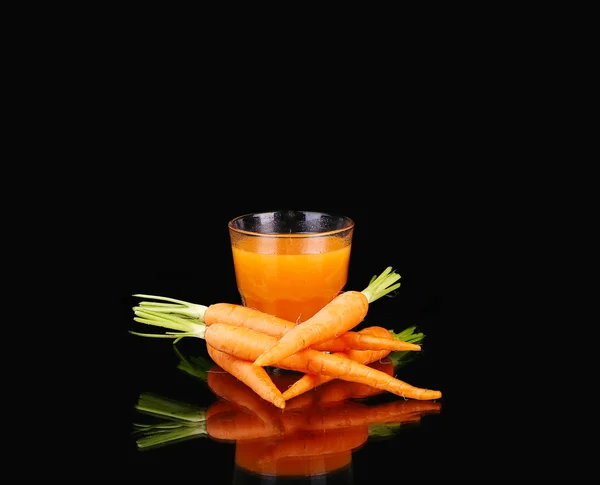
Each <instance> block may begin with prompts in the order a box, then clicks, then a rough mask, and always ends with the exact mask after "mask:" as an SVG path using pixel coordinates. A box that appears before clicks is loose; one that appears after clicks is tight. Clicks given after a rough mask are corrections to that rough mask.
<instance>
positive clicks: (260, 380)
mask: <svg viewBox="0 0 600 485" xmlns="http://www.w3.org/2000/svg"><path fill="white" fill-rule="evenodd" d="M399 278H400V275H398V274H397V273H395V272H394V271H393V270H392V268H390V267H388V268H386V270H385V271H384V272H383V273H382V274H381V275H379V276H376V277H373V278H372V279H371V281H370V283H369V285H368V286H367V287H366V288H365V289H364V290H362V291H360V292H358V291H346V292H343V293H341V294H339V295H338V296H337V297H336V298H334V299H333V300H332V301H331V302H330V303H328V304H327V305H325V306H324V307H323V308H322V309H321V310H320V311H319V312H317V313H316V314H315V315H313V316H312V317H311V318H309V319H308V320H306V321H304V322H303V323H301V324H298V325H296V324H295V323H292V322H288V321H286V320H282V319H280V318H277V317H275V316H273V315H268V314H265V313H262V312H259V311H257V310H254V309H251V308H248V307H244V306H241V305H234V304H228V303H217V304H213V305H211V306H208V307H206V306H203V305H195V304H191V303H188V302H184V301H182V300H175V299H172V298H165V297H156V296H152V295H141V294H138V295H135V296H138V297H142V298H144V297H145V298H153V299H155V300H162V302H149V301H142V302H141V303H140V304H139V305H138V306H136V307H134V312H135V315H136V317H135V318H134V320H135V321H137V322H140V323H145V324H149V325H156V326H161V327H165V328H169V329H171V330H174V331H173V332H167V333H166V334H165V335H157V334H142V333H138V332H132V333H134V334H136V335H142V336H152V337H155V336H160V337H168V338H174V339H176V340H175V341H176V342H177V341H178V340H179V339H180V338H182V337H199V338H204V339H205V340H206V346H207V351H208V354H209V355H210V357H211V359H212V360H213V361H214V362H215V363H216V364H217V365H219V366H220V367H221V368H223V369H224V370H226V371H227V372H229V373H230V374H232V375H233V376H234V377H236V378H237V379H239V380H240V381H241V382H243V383H244V384H246V385H247V386H248V387H250V388H251V389H252V390H254V392H256V393H257V394H258V395H259V396H260V397H261V398H263V399H264V400H266V401H268V402H270V403H272V404H273V405H275V406H276V407H278V408H281V409H283V408H285V406H286V401H288V400H290V399H292V398H293V397H296V396H298V395H300V394H303V393H305V392H306V391H308V390H309V389H312V388H314V387H317V386H320V385H322V384H324V383H326V382H328V381H330V380H332V379H341V380H345V381H350V382H354V383H359V384H364V385H368V386H371V387H374V388H377V389H381V390H383V391H388V392H391V393H393V394H396V395H399V396H402V397H404V398H409V399H417V400H435V399H438V398H440V397H441V396H442V394H441V392H440V391H438V390H430V389H423V388H419V387H415V386H412V385H410V384H408V383H406V382H404V381H401V380H400V379H397V378H395V377H394V376H391V375H389V374H386V373H385V372H382V371H379V370H377V369H373V368H369V367H367V365H366V364H368V363H371V362H375V361H376V360H379V359H382V358H384V357H386V356H387V355H388V354H389V353H390V352H392V351H399V350H401V351H418V350H420V349H421V347H420V346H419V345H417V344H413V343H410V342H406V341H403V340H402V339H399V338H398V336H397V335H395V334H394V332H392V331H390V330H387V329H384V328H382V327H377V326H370V327H366V328H364V329H362V330H361V331H359V332H354V331H353V330H352V329H353V328H355V327H356V326H357V325H358V324H359V323H361V322H362V321H363V319H364V318H365V316H366V314H367V311H368V307H369V304H370V303H372V302H373V301H375V300H377V299H379V298H381V297H382V296H384V295H386V294H388V293H390V292H391V291H393V290H395V289H396V288H398V287H399V283H396V282H397V281H398V279H399ZM265 367H278V368H282V369H288V370H293V371H299V372H302V373H305V376H304V377H303V378H302V379H300V380H298V382H296V383H294V385H293V386H292V387H290V388H289V389H287V390H285V391H284V392H283V393H282V392H281V391H280V390H279V389H278V388H277V386H275V384H274V383H273V381H272V379H271V377H270V375H269V374H268V373H267V371H266V370H265Z"/></svg>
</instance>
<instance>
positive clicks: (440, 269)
mask: <svg viewBox="0 0 600 485" xmlns="http://www.w3.org/2000/svg"><path fill="white" fill-rule="evenodd" d="M274 208H281V209H285V208H290V207H273V206H257V205H247V206H244V205H238V206H237V207H233V208H231V209H228V210H225V209H222V210H219V211H215V210H213V211H210V210H208V209H205V210H199V211H198V213H197V217H196V218H195V220H194V221H186V223H193V225H194V229H193V230H191V229H189V228H188V229H186V227H185V225H182V226H180V229H178V230H177V231H175V232H176V233H177V234H178V235H177V237H173V235H174V233H173V232H172V231H171V232H170V233H169V234H167V233H165V232H161V229H160V224H158V225H156V227H155V228H154V229H153V230H150V228H149V229H148V231H146V233H145V234H146V235H145V236H144V237H138V238H137V240H136V242H135V243H130V244H127V246H126V247H127V248H129V249H130V251H131V254H130V256H131V257H130V259H129V261H130V262H131V264H130V266H129V267H128V268H127V269H126V270H125V271H124V272H123V279H122V280H121V281H120V282H119V286H118V292H119V294H118V303H119V305H118V311H119V315H118V322H119V331H120V332H121V334H122V337H123V339H124V343H125V348H126V354H127V358H126V366H127V368H126V370H125V375H126V389H127V390H126V393H125V396H124V400H123V402H122V406H123V409H124V410H125V414H126V416H127V420H126V421H127V422H126V423H125V426H126V428H127V429H125V430H123V431H124V433H123V436H124V437H125V438H124V439H125V440H126V443H124V445H125V449H126V450H127V464H128V467H129V472H130V474H131V476H132V477H138V478H139V479H140V480H147V481H149V482H154V481H156V482H158V480H159V479H158V477H159V476H163V475H165V474H167V475H168V473H172V476H173V481H177V482H180V483H183V482H188V483H189V482H192V483H211V484H254V483H331V484H334V483H346V484H349V485H350V484H363V483H364V484H367V483H401V482H408V481H413V480H419V481H420V482H426V483H427V482H428V481H434V480H441V479H444V478H449V477H458V476H460V475H461V474H462V473H466V470H467V468H465V467H464V463H461V461H460V459H458V460H457V458H458V457H459V456H460V455H461V446H464V445H460V443H461V439H462V438H463V437H462V434H461V429H462V425H461V421H460V419H462V417H461V418H460V419H459V416H464V413H463V412H461V406H464V399H461V396H460V394H459V392H458V389H457V387H456V386H455V382H456V381H457V376H456V369H457V365H456V360H455V356H457V354H459V353H460V351H459V349H457V348H449V347H452V346H453V345H455V343H456V341H457V339H456V338H455V335H454V332H455V329H454V328H452V326H453V325H455V324H456V321H455V320H454V319H453V318H452V312H450V311H449V308H448V303H449V302H448V299H449V298H450V296H449V295H451V294H452V292H450V291H448V288H447V283H448V282H449V281H450V279H449V278H448V275H447V274H446V273H445V271H446V269H447V259H446V258H447V257H448V254H447V252H446V250H445V248H444V239H443V237H441V236H442V235H443V229H442V227H441V226H438V225H436V222H438V221H439V218H438V219H436V218H435V217H430V218H429V219H428V220H422V219H420V218H419V217H422V216H423V215H424V214H423V212H420V213H418V214H414V215H412V216H411V215H410V213H409V212H407V213H406V215H405V216H403V215H402V214H400V213H398V212H396V211H388V212H386V211H375V210H366V209H363V210H353V209H350V208H344V207H308V206H303V207H293V208H297V209H306V210H317V211H323V212H328V211H330V212H333V213H336V214H343V215H347V216H349V217H351V218H352V219H353V220H354V221H355V224H356V226H355V237H354V243H353V249H352V256H351V262H350V274H349V281H348V284H347V287H346V288H347V289H358V290H360V289H362V288H364V287H365V286H366V285H367V284H368V282H369V280H370V278H371V277H372V276H373V275H374V274H376V273H380V272H381V271H382V270H383V269H384V268H385V267H387V266H392V267H394V269H395V270H396V271H397V272H398V273H400V274H401V276H402V279H401V283H402V286H401V288H400V289H399V290H398V291H397V292H396V294H395V295H394V296H393V297H390V298H387V297H386V298H382V299H381V300H378V301H376V302H374V303H373V304H371V306H370V308H369V313H368V315H367V318H366V319H365V321H364V322H363V324H361V326H362V325H370V324H373V325H380V326H383V327H386V328H390V329H394V330H398V331H399V330H402V329H404V328H406V327H410V326H416V328H417V329H418V330H419V331H421V332H423V333H424V334H425V339H424V341H423V343H422V348H423V350H422V351H421V352H419V355H418V356H417V358H415V359H414V360H412V361H409V362H406V363H403V364H402V365H400V366H397V367H396V368H395V369H394V372H395V375H396V377H398V378H399V379H402V380H404V381H406V382H408V383H410V384H413V385H415V386H418V387H424V388H430V389H438V390H440V391H442V393H443V397H442V398H441V399H440V400H439V401H438V404H439V409H438V410H437V411H436V412H432V413H422V414H421V415H420V416H419V417H418V419H414V420H412V421H411V422H401V423H399V424H398V425H397V426H391V425H390V426H389V429H388V430H387V432H381V430H380V433H379V434H377V432H375V431H374V432H371V433H370V434H369V436H368V438H367V439H366V441H364V442H363V443H362V444H361V445H360V446H358V447H356V448H355V449H352V450H351V452H350V459H349V461H348V457H347V456H342V454H340V456H339V457H337V458H336V457H332V456H331V453H329V454H328V453H327V452H326V450H325V449H322V450H321V453H320V455H321V456H322V457H323V460H322V461H321V463H318V464H317V463H316V462H315V464H314V465H311V466H312V468H310V467H308V465H307V467H305V468H307V469H313V470H317V471H316V472H315V475H313V476H312V477H306V476H305V477H301V476H295V477H293V476H286V475H285V474H282V475H279V476H278V475H277V474H273V473H271V472H269V473H265V474H263V475H261V474H260V473H257V472H256V471H253V470H250V469H248V467H247V466H242V465H240V461H242V462H243V461H244V457H243V456H242V455H241V453H242V451H244V448H243V446H240V447H239V448H238V443H237V442H235V441H227V440H221V439H216V438H214V437H211V436H210V435H208V434H207V433H206V432H201V430H200V429H198V433H197V434H190V435H189V436H187V438H186V439H183V440H176V441H173V442H169V443H164V444H163V446H160V447H156V448H152V447H150V448H149V449H145V450H140V448H139V446H138V444H139V442H138V440H139V439H140V437H141V436H142V435H143V433H140V428H139V425H140V424H142V425H150V424H154V425H162V426H166V425H168V424H169V421H172V420H169V419H165V417H164V416H160V417H157V416H150V415H148V414H145V413H143V412H140V411H139V410H138V409H136V405H137V404H138V403H139V400H140V396H143V395H147V394H148V395H153V396H158V398H159V399H166V400H170V401H173V402H176V403H178V404H179V405H186V406H189V407H190V408H191V409H196V410H200V412H206V411H207V410H209V409H211V407H213V409H215V408H216V407H217V406H218V405H219V401H220V397H219V396H218V395H217V394H216V393H215V392H214V390H213V389H211V387H210V386H209V385H208V382H207V379H206V374H205V373H204V371H206V370H210V368H211V366H210V365H209V364H210V358H209V357H208V355H207V353H206V350H205V345H204V341H203V340H201V339H195V338H187V339H183V340H181V341H180V342H178V343H177V345H176V346H174V345H173V342H172V341H171V340H169V339H150V338H144V337H139V336H134V335H131V334H129V333H127V332H128V330H137V331H151V329H149V328H142V327H143V325H141V324H138V323H136V322H134V321H133V312H132V310H131V308H132V307H133V306H134V305H135V304H137V302H138V301H139V298H135V297H133V296H132V295H133V294H134V293H145V294H153V295H161V296H168V297H173V298H178V299H181V300H185V301H190V302H193V303H199V304H204V305H210V304H211V303H216V302H232V303H239V295H238V294H237V290H236V287H235V278H234V273H233V266H232V260H231V252H230V247H229V239H228V238H229V236H228V231H227V223H228V221H229V220H230V219H231V218H233V217H235V216H238V215H241V214H244V213H248V212H252V211H261V210H271V209H274ZM189 212H190V211H187V212H186V214H188V213H189ZM434 215H435V214H434ZM142 220H143V221H144V222H146V218H144V217H142ZM174 220H176V219H171V221H174ZM148 222H149V218H148ZM446 236H447V235H446ZM359 328H360V327H359ZM207 362H208V364H207ZM207 367H208V369H207ZM287 377H289V375H288V376H287ZM348 401H349V402H354V403H356V404H357V405H359V406H367V407H375V406H381V405H384V404H388V405H389V404H390V403H393V402H398V401H402V398H400V397H398V396H394V395H391V394H382V395H381V394H380V395H375V396H371V397H368V398H358V399H349V400H348ZM337 405H339V408H337V409H338V410H339V412H340V413H345V412H347V411H348V409H350V408H349V407H347V408H344V403H338V404H337ZM311 409H312V410H313V411H314V410H315V409H317V412H318V408H315V407H314V406H313V407H310V406H308V407H307V408H305V412H306V413H309V412H311ZM344 410H345V411H344ZM276 414H277V413H274V414H273V416H276ZM270 416H271V415H270ZM232 419H233V418H232ZM270 419H271V418H268V419H266V421H267V422H271V421H270ZM171 424H172V423H171ZM179 424H181V423H180V422H179ZM136 426H138V427H137V428H136ZM340 427H341V428H344V427H343V426H338V427H337V428H336V429H337V431H340ZM192 428H193V427H192ZM342 430H343V429H342ZM322 431H323V433H325V431H324V430H322ZM192 433H193V432H192ZM183 434H185V433H183ZM173 436H175V437H176V436H177V434H176V433H174V434H173ZM303 437H304V438H307V436H304V435H303ZM310 438H313V436H312V435H311V436H310ZM266 440H267V442H266V443H265V441H264V440H263V441H261V442H258V441H257V442H256V443H255V446H254V447H253V448H252V450H253V451H254V452H258V451H257V450H258V449H259V447H260V446H268V445H269V440H270V441H271V442H274V438H267V439H266ZM331 442H332V443H335V440H332V441H331ZM304 443H305V444H304V446H305V447H306V446H308V445H306V442H304ZM338 443H339V441H338ZM244 446H246V449H248V447H247V443H245V444H244ZM311 446H312V445H311ZM269 449H270V450H271V451H272V450H273V449H272V448H269ZM277 449H283V445H282V446H281V447H279V448H277ZM315 449H317V448H315ZM240 450H241V451H240ZM463 450H464V448H463ZM340 453H341V452H340ZM325 455H329V456H327V458H328V459H331V464H330V465H327V464H325V465H324V464H323V463H324V462H325ZM257 456H258V455H257ZM246 458H247V457H246ZM334 458H336V459H338V460H337V461H336V459H334ZM344 460H346V461H347V462H345V461H344ZM254 461H255V462H256V461H260V460H259V459H258V458H257V459H256V460H254ZM336 463H338V464H339V467H338V468H336V466H338V465H336ZM294 466H296V467H300V468H301V465H298V464H295V465H294V464H292V465H290V466H289V467H288V469H293V468H294ZM328 467H333V469H332V470H329V473H326V474H322V473H321V471H322V470H327V468H328ZM283 468H285V467H283ZM283 468H282V469H283ZM300 468H298V469H300ZM319 470H321V471H319ZM282 473H283V472H282ZM209 476H210V477H211V478H209ZM294 480H295V481H294ZM311 480H312V481H311Z"/></svg>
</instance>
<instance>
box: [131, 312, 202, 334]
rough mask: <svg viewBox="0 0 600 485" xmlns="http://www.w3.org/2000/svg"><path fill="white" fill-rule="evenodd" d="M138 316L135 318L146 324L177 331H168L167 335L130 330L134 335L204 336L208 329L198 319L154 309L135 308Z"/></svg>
mask: <svg viewBox="0 0 600 485" xmlns="http://www.w3.org/2000/svg"><path fill="white" fill-rule="evenodd" d="M134 313H135V315H136V317H135V318H134V320H135V321H136V322H139V323H144V324H146V325H154V326H156V327H163V328H168V329H171V330H176V332H166V335H160V334H141V333H137V332H130V333H133V334H134V335H140V336H142V337H159V338H169V337H170V338H176V339H178V340H179V339H180V338H182V337H197V338H202V339H203V338H204V332H205V331H206V325H205V324H204V323H198V322H197V321H196V320H193V319H190V318H184V317H178V316H176V315H171V314H166V313H161V312H156V311H154V310H135V312H134Z"/></svg>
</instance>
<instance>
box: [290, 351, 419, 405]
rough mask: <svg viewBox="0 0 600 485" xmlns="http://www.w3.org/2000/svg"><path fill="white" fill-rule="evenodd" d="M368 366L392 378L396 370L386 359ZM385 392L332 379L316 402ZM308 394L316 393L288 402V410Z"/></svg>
mask: <svg viewBox="0 0 600 485" xmlns="http://www.w3.org/2000/svg"><path fill="white" fill-rule="evenodd" d="M367 365H368V366H369V367H371V368H373V369H377V370H380V371H382V372H385V373H386V374H388V375H390V376H393V375H394V370H395V369H394V364H393V362H392V360H391V359H388V358H385V359H384V360H381V361H376V362H372V363H370V364H367ZM307 375H308V374H307ZM384 392H385V391H384V390H382V389H377V388H376V387H373V386H369V385H367V384H359V383H357V382H348V381H342V380H340V379H332V380H330V381H329V382H327V383H326V384H324V385H321V386H320V387H319V390H318V392H317V393H316V394H317V396H316V397H315V398H314V400H315V401H316V402H318V403H320V404H330V403H335V402H340V401H345V400H347V399H365V398H368V397H371V396H376V395H378V394H383V393H384ZM307 394H309V395H310V394H315V393H304V394H301V395H299V396H296V397H294V398H292V399H290V400H289V401H287V400H286V406H285V407H286V409H287V408H288V407H289V405H290V403H291V402H295V401H296V400H298V399H301V398H302V396H306V395H307ZM283 397H284V398H285V397H286V395H285V393H284V394H283ZM417 402H421V401H417Z"/></svg>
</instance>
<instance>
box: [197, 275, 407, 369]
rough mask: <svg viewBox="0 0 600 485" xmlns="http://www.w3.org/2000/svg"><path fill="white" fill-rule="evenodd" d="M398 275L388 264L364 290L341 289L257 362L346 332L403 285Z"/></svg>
mask: <svg viewBox="0 0 600 485" xmlns="http://www.w3.org/2000/svg"><path fill="white" fill-rule="evenodd" d="M399 278H400V275H399V274H397V273H395V272H394V271H392V268H386V270H385V271H384V272H383V273H382V274H381V275H380V276H379V277H377V278H375V279H374V280H372V281H371V283H370V284H369V285H368V286H367V287H366V288H365V289H364V290H363V291H346V292H344V293H340V294H339V295H338V296H336V297H335V298H334V299H333V300H332V301H330V302H329V303H328V304H327V305H325V306H324V307H323V308H321V310H319V311H318V312H317V313H315V314H314V315H313V316H312V317H310V318H309V319H308V320H306V321H304V322H303V323H300V324H299V325H297V326H296V327H295V328H293V329H291V330H290V331H289V332H287V333H286V334H285V335H284V336H283V337H281V338H280V339H279V340H276V341H275V342H274V343H273V344H272V345H271V347H269V348H268V349H267V350H265V351H264V352H263V353H261V354H260V355H259V356H258V357H257V358H256V359H255V361H254V365H255V366H258V367H264V366H272V365H274V364H276V363H278V362H279V361H281V360H283V359H285V358H286V357H289V356H291V355H293V354H295V353H297V352H299V351H301V350H304V349H308V348H309V347H311V346H313V345H316V344H320V343H322V342H326V341H327V340H330V339H332V338H335V337H339V336H340V335H342V334H344V333H346V332H347V331H349V330H351V329H352V328H354V327H356V325H358V324H359V323H361V322H362V321H363V319H364V318H365V316H366V315H367V311H368V308H369V304H370V303H372V302H373V301H375V300H377V299H379V298H381V297H382V296H383V295H386V294H387V293H389V292H390V291H393V290H394V289H396V288H398V287H399V286H400V284H399V283H398V284H394V283H395V282H396V281H398V279H399ZM209 328H210V327H209Z"/></svg>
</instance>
